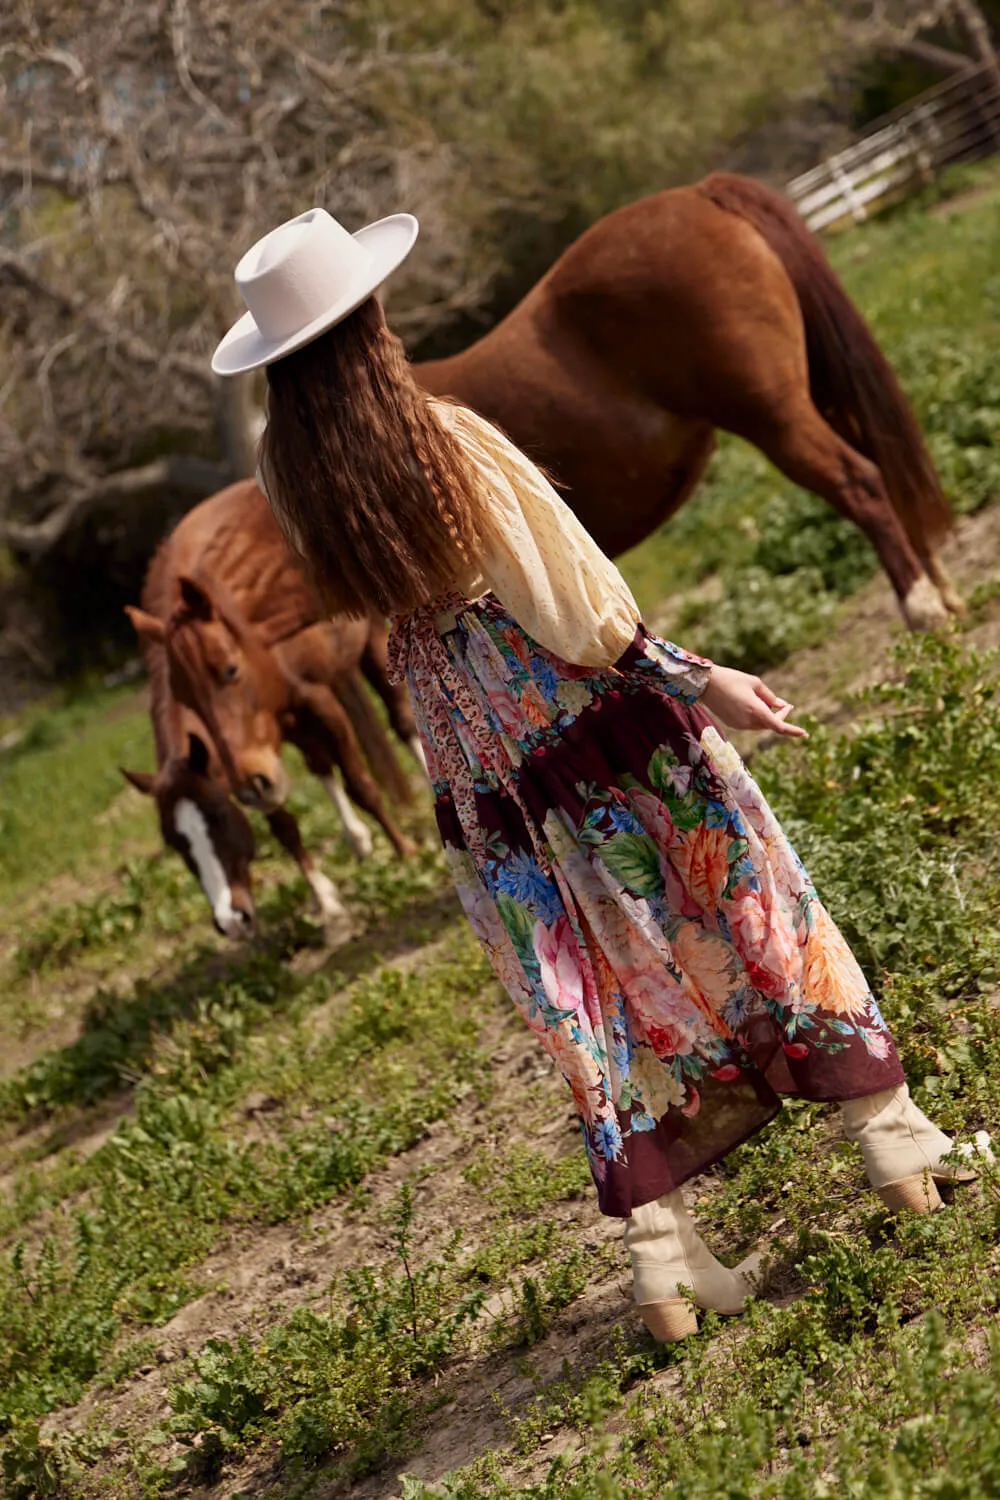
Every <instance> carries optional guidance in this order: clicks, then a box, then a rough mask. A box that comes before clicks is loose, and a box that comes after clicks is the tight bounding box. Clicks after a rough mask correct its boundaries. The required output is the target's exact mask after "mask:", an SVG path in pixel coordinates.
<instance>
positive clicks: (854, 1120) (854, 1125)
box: [841, 1083, 993, 1214]
mask: <svg viewBox="0 0 1000 1500" xmlns="http://www.w3.org/2000/svg"><path fill="white" fill-rule="evenodd" d="M841 1109H842V1111H843V1116H844V1134H845V1135H846V1136H847V1139H848V1140H849V1141H856V1142H857V1144H858V1145H859V1146H860V1147H861V1154H862V1155H863V1157H864V1159H865V1171H866V1172H867V1173H868V1181H869V1182H870V1183H871V1185H872V1187H873V1188H874V1189H875V1191H876V1192H877V1193H878V1195H879V1197H880V1198H881V1199H882V1201H883V1203H885V1204H886V1205H887V1207H889V1208H891V1209H893V1210H897V1209H902V1208H908V1209H912V1210H913V1211H914V1212H915V1213H924V1214H926V1213H932V1212H933V1211H934V1209H937V1208H940V1207H941V1194H940V1193H939V1192H938V1190H937V1185H936V1184H937V1183H938V1182H972V1181H973V1179H974V1178H975V1176H976V1171H975V1168H974V1167H972V1166H952V1165H950V1164H949V1163H947V1162H943V1161H942V1160H941V1158H942V1157H943V1156H948V1155H949V1154H950V1153H951V1152H952V1151H954V1150H955V1143H954V1141H952V1140H951V1139H950V1137H949V1136H946V1135H945V1133H944V1131H943V1130H938V1128H937V1126H936V1125H932V1124H931V1122H930V1120H928V1118H927V1116H926V1115H925V1114H924V1113H923V1112H922V1111H921V1110H919V1109H918V1108H917V1106H916V1105H915V1104H914V1102H913V1100H912V1099H911V1098H910V1091H909V1089H908V1088H907V1086H906V1084H905V1083H902V1084H900V1085H899V1087H898V1088H893V1089H883V1090H882V1091H881V1092H880V1093H878V1094H868V1095H867V1096H866V1097H865V1098H864V1099H849V1100H846V1101H845V1102H844V1103H843V1104H842V1105H841ZM959 1149H960V1151H961V1154H962V1155H963V1156H965V1157H968V1158H969V1159H970V1160H974V1159H975V1158H976V1157H978V1158H979V1159H980V1161H983V1162H986V1163H988V1164H991V1163H992V1161H993V1153H992V1151H991V1150H990V1137H989V1135H988V1134H987V1132H986V1131H985V1130H979V1131H977V1132H976V1135H975V1137H974V1139H973V1141H970V1142H968V1143H967V1144H965V1145H963V1146H961V1147H960V1148H959Z"/></svg>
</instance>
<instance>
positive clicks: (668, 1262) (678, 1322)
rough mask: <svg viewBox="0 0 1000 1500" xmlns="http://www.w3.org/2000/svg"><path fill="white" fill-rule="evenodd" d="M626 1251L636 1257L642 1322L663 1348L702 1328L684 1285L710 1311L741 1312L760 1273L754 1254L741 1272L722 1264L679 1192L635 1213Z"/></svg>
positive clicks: (628, 1229) (739, 1268)
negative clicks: (696, 1226)
mask: <svg viewBox="0 0 1000 1500" xmlns="http://www.w3.org/2000/svg"><path fill="white" fill-rule="evenodd" d="M625 1248H626V1249H627V1250H628V1252H629V1254H630V1255H631V1257H632V1286H633V1293H634V1297H635V1301H636V1303H637V1305H638V1308H639V1311H640V1313H641V1314H642V1320H643V1322H644V1323H645V1325H646V1327H647V1328H648V1329H649V1331H650V1333H651V1334H652V1335H653V1337H654V1339H658V1340H659V1342H660V1343H661V1344H669V1343H673V1342H674V1341H675V1340H676V1339H682V1338H684V1337H685V1336H686V1335H687V1334H689V1333H694V1332H695V1330H696V1329H697V1327H698V1319H697V1316H696V1315H695V1311H694V1308H693V1307H692V1306H691V1302H690V1300H689V1298H688V1297H685V1296H683V1295H682V1294H681V1290H680V1289H681V1287H686V1288H688V1289H689V1291H690V1293H691V1295H692V1296H693V1298H694V1301H695V1302H696V1303H697V1304H698V1306H699V1307H703V1308H705V1309H706V1310H707V1311H711V1312H717V1313H728V1314H734V1313H740V1312H742V1311H743V1302H744V1299H745V1298H746V1297H749V1296H750V1295H751V1294H752V1292H753V1289H754V1284H755V1282H756V1280H757V1277H758V1273H759V1269H760V1260H761V1258H760V1256H759V1255H750V1256H748V1257H747V1258H746V1260H744V1261H742V1262H741V1264H740V1265H739V1266H737V1268H736V1270H735V1271H729V1270H727V1269H726V1267H725V1266H723V1265H721V1264H720V1263H719V1261H717V1260H716V1258H715V1256H714V1255H713V1254H712V1252H711V1251H710V1250H709V1248H708V1246H707V1245H706V1244H705V1243H704V1242H703V1240H702V1239H701V1237H700V1235H699V1234H698V1231H697V1230H696V1229H695V1227H694V1222H693V1220H692V1219H691V1216H690V1215H689V1214H688V1211H687V1209H686V1208H685V1207H684V1198H683V1195H682V1194H681V1192H680V1190H679V1189H678V1190H677V1191H676V1192H673V1193H666V1194H665V1195H664V1196H663V1197H662V1198H657V1199H656V1201H655V1202H653V1203H644V1204H642V1206H641V1207H640V1208H636V1209H633V1210H632V1217H631V1218H630V1219H629V1220H628V1222H627V1224H626V1225H625Z"/></svg>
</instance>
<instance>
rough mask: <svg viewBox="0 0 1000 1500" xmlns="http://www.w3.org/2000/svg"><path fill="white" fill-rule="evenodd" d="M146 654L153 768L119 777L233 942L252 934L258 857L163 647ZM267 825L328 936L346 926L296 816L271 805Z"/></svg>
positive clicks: (148, 646) (151, 645)
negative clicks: (151, 815)
mask: <svg viewBox="0 0 1000 1500" xmlns="http://www.w3.org/2000/svg"><path fill="white" fill-rule="evenodd" d="M145 657H146V668H147V671H148V673H149V682H150V717H151V719H152V723H153V739H154V742H155V745H156V763H157V770H156V772H155V773H150V772H148V771H127V770H125V769H124V768H123V769H122V775H123V776H124V777H125V778H126V780H127V781H130V782H131V784H132V785H133V786H134V787H135V788H136V790H137V791H140V792H142V793H143V794H144V795H145V796H147V797H152V798H153V800H154V802H155V803H156V810H157V814H158V816H159V821H160V832H161V834H162V836H163V841H164V843H165V844H166V845H167V846H168V848H171V849H174V850H176V852H177V853H178V854H179V855H180V856H181V858H182V859H183V861H184V863H185V864H186V865H187V867H188V869H189V870H190V871H191V873H192V875H194V877H195V879H196V880H197V881H198V884H199V885H200V886H201V888H202V890H203V891H204V893H205V895H206V897H207V898H208V903H209V906H210V907H211V909H212V921H213V923H214V924H215V927H216V930H217V931H218V932H220V933H221V934H222V935H223V937H228V938H232V939H234V940H237V939H245V938H249V937H252V936H253V935H254V933H255V932H256V929H257V913H256V908H255V906H254V901H253V894H252V888H251V879H250V866H251V863H252V861H253V858H254V855H255V853H256V840H255V839H254V833H253V829H252V828H251V826H250V823H249V821H248V819H247V816H246V814H245V813H244V812H243V810H242V808H241V807H239V806H238V805H237V804H236V803H235V802H233V800H232V799H231V798H230V796H229V788H228V784H227V780H226V775H225V772H224V770H223V768H222V763H221V762H220V760H219V758H218V756H217V754H216V753H215V752H214V750H213V749H212V748H211V742H210V739H209V736H208V732H207V730H206V729H205V727H204V725H203V724H202V722H201V720H200V719H199V718H198V717H197V715H195V714H194V713H192V712H191V710H190V709H188V708H185V707H184V705H183V704H181V703H178V702H177V700H176V699H175V698H174V697H173V695H172V694H171V692H170V685H169V680H168V676H169V673H168V665H167V655H166V650H165V649H164V647H163V645H162V644H161V643H159V642H157V641H155V640H147V641H146V642H145ZM267 822H268V825H269V827H270V829H271V832H272V833H273V834H274V836H275V838H276V839H277V840H278V842H279V843H280V844H281V846H282V848H284V849H286V850H287V851H288V853H289V854H291V856H292V858H293V859H294V860H295V861H296V863H297V864H298V866H299V868H300V869H301V871H302V873H303V875H304V876H305V878H306V880H307V881H308V883H309V886H310V888H311V890H312V892H313V896H314V897H315V900H316V904H317V907H318V909H319V913H320V916H321V918H322V920H323V922H324V924H325V925H326V926H327V928H328V929H330V930H331V932H334V931H337V930H339V929H341V928H345V929H346V927H347V926H348V925H349V918H348V915H347V911H346V908H345V906H344V904H343V902H342V900H341V898H340V895H339V894H338V892H337V888H336V886H335V885H334V883H333V881H332V880H331V879H330V878H329V876H328V875H325V874H324V873H323V871H322V870H320V869H319V868H317V866H316V864H315V862H314V860H313V858H312V856H311V855H310V854H309V852H308V850H307V849H306V847H305V845H304V844H303V842H302V835H301V833H300V831H299V825H298V822H297V820H296V819H295V817H294V815H293V814H292V813H290V812H289V811H288V809H287V808H284V807H279V808H275V809H274V811H272V812H270V813H268V814H267ZM360 826H361V827H362V828H363V829H364V825H363V824H360ZM364 832H365V834H366V835H367V829H364ZM352 847H353V845H352ZM355 852H356V853H357V852H358V851H357V849H355Z"/></svg>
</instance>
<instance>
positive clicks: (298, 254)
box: [212, 208, 419, 375]
mask: <svg viewBox="0 0 1000 1500" xmlns="http://www.w3.org/2000/svg"><path fill="white" fill-rule="evenodd" d="M418 229H419V225H418V224H417V221H416V219H415V218H414V217H413V215H412V214H391V215H390V216H389V218H387V219H379V220H378V222H377V223H376V224H369V225H367V226H366V227H365V228H364V229H359V230H358V232H357V234H350V233H349V232H348V231H347V230H346V229H345V228H344V227H343V225H342V224H338V223H337V221H336V219H335V218H333V216H332V215H331V214H328V213H327V211H326V209H325V208H310V209H309V211H308V212H307V213H304V214H299V216H298V218H295V219H289V220H288V222H287V223H286V224H279V225H278V227H277V229H272V230H271V232H270V234H265V236H264V238H263V239H262V240H258V241H257V243H256V245H253V246H252V247H251V248H250V249H249V250H248V251H247V253H246V255H244V257H243V259H242V260H241V261H240V263H239V265H238V266H237V267H236V285H237V286H238V287H239V289H240V295H241V296H242V298H243V301H244V302H245V303H246V305H247V309H248V310H247V311H246V312H245V313H244V314H243V316H242V318H240V319H238V321H237V322H235V323H234V324H233V326H232V328H230V330H229V332H228V333H227V334H226V336H225V338H224V339H223V340H222V342H221V343H220V344H219V346H218V348H217V349H216V351H215V353H214V354H213V355H212V369H213V370H214V371H215V373H216V375H242V374H243V373H244V372H245V371H247V370H258V369H260V367H261V366H262V365H270V364H273V363H274V361H275V360H276V359H281V358H282V357H283V356H284V355H286V354H291V352H292V350H293V349H301V347H302V345H303V344H308V343H309V342H310V341H311V340H312V339H315V338H318V337H319V335H320V334H321V333H325V332H326V330H327V329H328V328H333V326H334V325H335V324H336V323H340V322H342V321H343V319H344V318H346V317H347V315H348V313H352V312H353V311H354V309H355V308H356V307H360V306H361V304H362V302H364V301H365V299H366V298H367V297H370V296H371V295H372V293H373V292H375V291H377V290H378V288H379V287H380V286H381V285H382V283H383V282H384V281H385V280H386V279H387V278H388V277H389V276H391V275H392V273H393V271H395V269H396V267H397V266H398V265H401V264H402V262H403V261H404V260H405V259H406V257H407V256H408V255H409V253H410V251H411V250H412V249H413V242H414V240H415V239H416V237H417V232H418Z"/></svg>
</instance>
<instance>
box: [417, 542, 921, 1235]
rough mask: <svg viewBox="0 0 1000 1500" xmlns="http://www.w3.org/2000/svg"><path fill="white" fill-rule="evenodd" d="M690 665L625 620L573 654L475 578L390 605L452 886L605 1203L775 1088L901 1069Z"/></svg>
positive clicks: (639, 1197)
mask: <svg viewBox="0 0 1000 1500" xmlns="http://www.w3.org/2000/svg"><path fill="white" fill-rule="evenodd" d="M609 566H610V565H609ZM704 665H705V664H704V663H701V662H700V661H699V659H698V658H695V657H691V656H689V655H688V654H687V653H685V652H683V651H681V650H680V649H679V648H678V647H676V646H673V645H670V644H669V643H667V642H665V641H661V640H658V639H657V638H655V637H654V636H651V635H650V634H649V633H648V632H647V631H646V630H645V629H644V628H643V627H642V626H641V625H640V626H639V627H638V628H637V630H636V634H635V638H634V640H633V642H632V644H631V645H630V646H628V647H627V648H626V649H625V651H624V653H623V654H622V655H621V657H620V658H619V659H618V660H617V661H616V663H615V664H614V666H612V667H608V668H604V669H597V668H594V667H587V666H577V665H574V664H572V663H570V662H567V661H564V660H562V659H561V658H560V657H558V656H556V655H555V654H554V653H553V652H552V651H550V650H546V649H545V647H543V646H542V645H540V644H539V643H538V641H537V640H534V639H532V637H531V636H529V635H528V634H527V632H526V630H525V629H524V628H523V627H522V626H521V625H520V624H519V623H518V622H517V621H516V620H515V619H514V618H513V616H512V614H511V613H510V612H509V610H508V609H506V608H505V607H504V605H503V604H501V603H500V602H499V601H498V600H497V599H496V598H495V597H494V596H493V595H492V594H489V593H487V594H486V595H485V596H483V597H481V598H479V599H477V600H475V601H474V602H470V601H469V600H468V599H466V598H462V597H455V598H452V599H448V600H441V601H437V602H436V604H435V605H434V606H433V607H428V608H427V609H426V610H421V611H418V612H416V613H414V614H412V615H410V616H408V617H405V618H403V619H399V620H397V621H395V622H394V625H393V633H392V639H391V645H390V672H391V675H393V676H394V677H395V678H396V679H397V680H402V679H403V678H405V680H406V682H407V684H408V686H409V689H410V693H411V696H412V699H413V703H414V708H415V712H416V716H417V723H418V726H419V729H420V734H421V739H422V741H423V745H424V749H425V752H426V756H427V763H428V769H429V773H430V776H431V780H432V782H433V786H434V796H435V808H436V816H437V822H438V827H439V829H440V833H441V837H442V840H443V842H444V848H445V852H446V855H447V858H448V861H449V864H450V866H451V870H452V873H453V876H454V879H455V883H456V886H457V888H458V894H459V898H460V900H461V903H462V906H463V908H464V910H465V912H466V915H467V916H468V918H469V920H470V922H471V923H472V926H473V929H474V930H475V933H476V935H477V937H478V938H479V940H480V942H481V943H482V944H483V947H484V948H485V950H486V952H487V954H488V955H489V958H490V960H491V963H492V965H493V967H494V969H495V971H496V974H497V976H498V977H499V979H500V981H501V982H502V984H503V985H504V987H505V988H506V989H507V991H508V993H509V994H510V996H511V998H512V1000H513V1001H514V1004H515V1005H516V1006H517V1008H518V1010H519V1011H520V1013H521V1015H522V1016H523V1018H524V1020H525V1021H526V1022H527V1025H528V1026H529V1028H530V1029H531V1030H532V1031H533V1032H534V1033H535V1035H536V1036H537V1037H538V1039H539V1041H540V1043H541V1045H542V1046H543V1047H544V1048H545V1050H546V1052H547V1053H548V1054H549V1055H550V1056H551V1057H552V1058H553V1060H554V1061H555V1063H556V1064H557V1065H558V1067H559V1069H560V1070H561V1072H562V1074H563V1076H564V1077H565V1079H566V1081H567V1083H568V1084H569V1087H570V1089H571V1090H572V1093H573V1099H574V1102H575V1105H576V1109H577V1111H578V1113H579V1116H580V1121H581V1124H582V1128H583V1136H584V1140H585V1143H586V1148H587V1153H588V1157H589V1160H590V1166H591V1170H592V1172H593V1176H594V1181H595V1183H596V1186H597V1192H598V1198H599V1202H600V1207H601V1210H602V1211H603V1212H604V1213H606V1214H609V1215H613V1216H618V1217H628V1215H629V1214H630V1213H631V1211H632V1209H633V1208H635V1207H638V1206H640V1205H641V1204H643V1203H646V1202H649V1201H651V1200H653V1199H655V1198H658V1197H659V1196H661V1195H662V1194H664V1193H667V1192H670V1191H672V1190H673V1189H674V1188H676V1187H679V1186H680V1185H681V1183H683V1182H684V1181H685V1180H686V1179H687V1178H689V1177H692V1176H694V1175H695V1174H696V1173H698V1172H701V1171H703V1170H704V1169H705V1168H707V1167H709V1166H710V1165H711V1164H712V1163H713V1162H715V1161H718V1160H719V1159H720V1158H721V1157H723V1156H725V1155H726V1153H727V1152H729V1151H731V1150H732V1149H733V1147H734V1146H736V1145H738V1144H739V1143H740V1142H741V1141H743V1140H745V1139H746V1138H747V1137H748V1136H750V1135H751V1134H752V1133H753V1132H754V1131H756V1130H758V1129H759V1128H760V1127H761V1126H762V1125H763V1124H764V1123H765V1122H766V1121H767V1120H769V1119H771V1118H772V1117H773V1115H774V1114H775V1113H776V1112H777V1110H778V1109H779V1108H780V1098H779V1095H780V1094H782V1093H795V1094H799V1095H801V1096H802V1097H804V1098H807V1099H815V1100H843V1099H851V1098H858V1097H861V1096H864V1095H866V1094H871V1093H874V1092H876V1091H878V1090H880V1089H886V1088H891V1087H894V1086H895V1085H897V1084H899V1083H901V1082H902V1080H903V1074H902V1070H901V1068H900V1065H899V1060H898V1058H897V1056H896V1052H895V1048H894V1046H893V1042H892V1039H891V1037H890V1035H889V1033H888V1032H887V1030H886V1027H885V1024H884V1022H883V1020H882V1018H881V1016H880V1014H879V1011H878V1007H877V1005H876V1003H875V1000H874V998H873V996H872V994H871V992H870V989H869V987H868V984H867V983H866V981H865V978H864V975H863V974H862V972H861V969H860V968H859V966H858V963H857V961H856V959H855V958H854V955H853V954H852V952H851V950H850V948H849V947H848V945H847V943H846V941H845V939H844V938H843V936H842V935H841V933H840V931H839V930H838V928H837V927H836V925H835V924H834V922H833V920H832V919H831V917H830V916H829V914H828V913H827V911H826V909H825V907H824V906H823V905H822V904H821V902H820V901H819V899H818V897H817V895H816V892H815V890H814V889H813V887H812V885H811V883H810V881H809V877H808V875H807V874H806V871H805V870H804V868H803V866H802V864H801V862H800V861H799V859H798V858H797V856H796V854H795V852H794V850H793V849H792V847H791V845H790V844H789V842H788V840H787V839H786V837H785V835H784V834H783V833H782V830H781V828H780V826H779V824H778V822H777V820H776V819H775V817H774V814H773V813H772V812H771V810H770V808H769V807H768V806H767V803H766V802H765V800H764V798H763V796H762V795H761V792H760V790H759V788H758V787H757V785H756V783H755V782H754V781H753V779H752V777H751V776H750V774H749V772H748V771H747V770H746V768H745V766H744V765H743V764H742V762H741V760H740V758H739V756H738V755H737V753H736V751H735V750H734V749H733V747H732V746H731V745H730V744H729V743H728V742H727V741H725V740H723V739H722V738H721V736H720V735H719V734H718V732H717V731H716V730H715V728H714V727H713V725H712V723H711V721H710V720H709V718H708V716H707V714H706V713H705V712H704V711H703V710H702V709H701V708H700V707H699V705H698V704H697V702H696V701H695V698H694V693H693V691H692V687H691V682H692V678H693V676H694V675H695V674H693V672H692V668H693V667H694V666H700V667H704Z"/></svg>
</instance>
